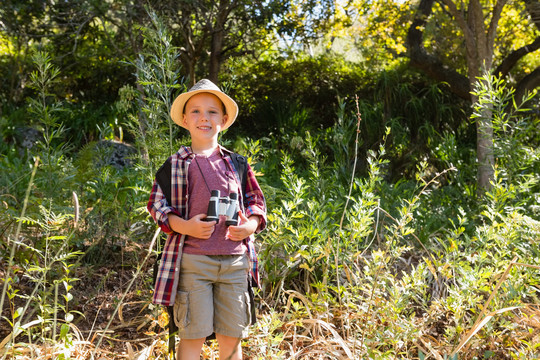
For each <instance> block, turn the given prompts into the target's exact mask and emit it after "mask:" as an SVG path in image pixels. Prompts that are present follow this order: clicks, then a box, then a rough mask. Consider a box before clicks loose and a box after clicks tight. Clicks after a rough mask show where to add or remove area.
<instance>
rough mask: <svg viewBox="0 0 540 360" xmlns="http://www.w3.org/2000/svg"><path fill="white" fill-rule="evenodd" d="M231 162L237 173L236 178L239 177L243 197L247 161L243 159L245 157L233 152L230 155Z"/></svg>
mask: <svg viewBox="0 0 540 360" xmlns="http://www.w3.org/2000/svg"><path fill="white" fill-rule="evenodd" d="M231 160H232V162H233V164H234V167H235V168H236V171H238V176H239V177H240V184H241V185H242V191H243V194H244V195H245V193H246V183H247V170H248V167H247V159H246V158H245V156H242V155H240V154H237V153H234V152H233V153H231Z"/></svg>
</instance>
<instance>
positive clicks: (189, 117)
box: [183, 92, 227, 148]
mask: <svg viewBox="0 0 540 360" xmlns="http://www.w3.org/2000/svg"><path fill="white" fill-rule="evenodd" d="M226 122H227V115H226V114H224V110H223V103H222V102H221V100H219V98H218V97H217V96H215V95H212V94H209V93H204V92H203V93H199V94H196V95H193V96H192V97H191V98H190V99H189V100H188V101H187V103H186V107H185V110H184V114H183V123H184V126H185V128H186V129H188V130H189V133H190V134H191V141H192V145H193V146H197V147H205V148H206V147H207V146H211V147H215V146H217V137H218V134H219V132H220V131H221V128H222V126H223V125H224V124H225V123H226Z"/></svg>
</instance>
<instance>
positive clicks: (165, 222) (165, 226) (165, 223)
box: [158, 206, 180, 235]
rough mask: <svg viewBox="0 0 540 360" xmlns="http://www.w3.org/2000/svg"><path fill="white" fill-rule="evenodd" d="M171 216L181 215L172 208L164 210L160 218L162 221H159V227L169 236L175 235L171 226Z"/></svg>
mask: <svg viewBox="0 0 540 360" xmlns="http://www.w3.org/2000/svg"><path fill="white" fill-rule="evenodd" d="M169 214H174V215H177V216H180V213H179V212H178V211H177V210H175V209H174V208H173V207H170V206H168V207H166V208H164V209H163V210H162V211H161V216H160V219H159V220H158V225H159V227H160V228H161V231H163V232H164V233H165V234H167V235H171V234H174V233H175V232H174V231H173V230H172V229H171V225H170V224H169Z"/></svg>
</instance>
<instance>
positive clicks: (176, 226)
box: [169, 214, 216, 239]
mask: <svg viewBox="0 0 540 360" xmlns="http://www.w3.org/2000/svg"><path fill="white" fill-rule="evenodd" d="M205 218H206V214H199V215H195V216H194V217H192V218H191V219H189V220H184V219H182V218H180V217H178V216H176V215H173V214H169V223H170V225H171V228H172V229H173V230H174V231H176V232H177V233H180V234H185V235H189V236H193V237H196V238H199V239H208V238H210V236H211V235H212V233H213V232H214V229H215V227H216V222H215V221H204V220H203V219H205Z"/></svg>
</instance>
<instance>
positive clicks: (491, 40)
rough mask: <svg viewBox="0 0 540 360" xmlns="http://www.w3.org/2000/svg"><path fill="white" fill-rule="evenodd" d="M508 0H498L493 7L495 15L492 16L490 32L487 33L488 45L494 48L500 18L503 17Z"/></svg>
mask: <svg viewBox="0 0 540 360" xmlns="http://www.w3.org/2000/svg"><path fill="white" fill-rule="evenodd" d="M507 1H508V0H497V3H496V4H495V7H494V8H493V15H492V16H491V21H490V23H489V28H488V33H487V46H489V47H490V48H493V46H494V44H495V37H496V36H497V27H498V25H499V20H500V19H501V14H502V10H503V8H504V6H505V5H506V3H507Z"/></svg>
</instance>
